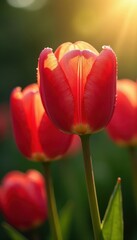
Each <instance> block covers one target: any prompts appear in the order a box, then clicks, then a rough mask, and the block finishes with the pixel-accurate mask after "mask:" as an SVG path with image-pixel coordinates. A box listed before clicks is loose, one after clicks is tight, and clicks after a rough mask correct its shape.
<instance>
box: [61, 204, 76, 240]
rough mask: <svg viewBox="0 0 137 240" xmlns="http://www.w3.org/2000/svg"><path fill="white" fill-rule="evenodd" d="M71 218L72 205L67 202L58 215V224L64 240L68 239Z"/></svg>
mask: <svg viewBox="0 0 137 240" xmlns="http://www.w3.org/2000/svg"><path fill="white" fill-rule="evenodd" d="M72 217H73V205H72V203H70V202H69V203H67V204H66V205H65V207H64V208H63V209H62V211H61V214H60V224H61V229H62V235H63V239H64V240H67V239H68V238H69V232H70V225H71V222H72Z"/></svg>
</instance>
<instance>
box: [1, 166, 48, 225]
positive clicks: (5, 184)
mask: <svg viewBox="0 0 137 240" xmlns="http://www.w3.org/2000/svg"><path fill="white" fill-rule="evenodd" d="M35 172H36V171H34V173H33V170H31V173H30V174H31V175H32V173H33V175H34V174H35ZM28 175H29V173H27V174H23V173H21V172H19V171H13V172H10V173H9V174H7V175H6V176H5V177H4V179H3V181H2V210H3V212H4V215H5V217H6V219H7V220H8V222H9V223H10V224H12V225H13V226H15V227H16V228H19V229H22V230H23V229H29V228H32V227H34V226H35V225H38V224H40V222H42V221H44V219H45V217H46V216H47V207H46V202H45V196H44V195H43V193H42V192H43V191H44V186H42V185H41V186H42V187H40V185H39V184H38V185H37V184H36V181H33V180H32V178H31V177H30V178H29V177H28ZM41 178H42V176H41ZM39 181H40V178H39ZM42 182H44V181H42ZM20 209H21V210H22V211H20Z"/></svg>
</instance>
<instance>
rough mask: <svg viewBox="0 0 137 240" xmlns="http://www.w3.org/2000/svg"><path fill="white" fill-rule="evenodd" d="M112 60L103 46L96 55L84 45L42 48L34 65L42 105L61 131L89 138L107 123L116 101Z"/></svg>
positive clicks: (112, 56)
mask: <svg viewBox="0 0 137 240" xmlns="http://www.w3.org/2000/svg"><path fill="white" fill-rule="evenodd" d="M116 65H117V64H116V56H115V54H114V52H113V51H112V49H111V48H110V47H108V46H104V47H103V50H102V51H101V53H100V54H99V53H98V52H97V51H96V49H95V48H93V47H92V46H91V45H90V44H88V43H86V42H82V41H79V42H76V43H74V44H72V43H69V42H67V43H64V44H62V45H61V46H59V47H58V48H57V50H56V51H55V53H53V51H52V49H50V48H45V49H44V50H43V51H42V52H41V54H40V57H39V62H38V83H39V84H40V93H41V97H42V101H43V105H44V107H45V109H46V111H47V113H48V115H49V117H50V119H51V120H52V121H53V122H54V124H55V125H56V126H57V127H58V128H59V129H61V130H63V131H65V132H69V133H76V134H90V133H93V132H96V131H99V130H101V129H102V128H103V127H105V126H106V125H107V124H108V122H109V121H110V119H111V117H112V114H113V110H114V106H115V98H116V75H117V69H116V68H117V67H116Z"/></svg>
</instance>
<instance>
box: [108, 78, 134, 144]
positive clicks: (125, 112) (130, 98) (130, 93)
mask: <svg viewBox="0 0 137 240" xmlns="http://www.w3.org/2000/svg"><path fill="white" fill-rule="evenodd" d="M107 131H108V133H109V135H110V136H111V138H112V139H113V140H114V141H115V142H116V143H118V144H122V145H123V144H124V145H137V82H134V81H132V80H129V79H122V80H118V97H117V104H116V108H115V111H114V114H113V117H112V119H111V121H110V123H109V125H108V127H107Z"/></svg>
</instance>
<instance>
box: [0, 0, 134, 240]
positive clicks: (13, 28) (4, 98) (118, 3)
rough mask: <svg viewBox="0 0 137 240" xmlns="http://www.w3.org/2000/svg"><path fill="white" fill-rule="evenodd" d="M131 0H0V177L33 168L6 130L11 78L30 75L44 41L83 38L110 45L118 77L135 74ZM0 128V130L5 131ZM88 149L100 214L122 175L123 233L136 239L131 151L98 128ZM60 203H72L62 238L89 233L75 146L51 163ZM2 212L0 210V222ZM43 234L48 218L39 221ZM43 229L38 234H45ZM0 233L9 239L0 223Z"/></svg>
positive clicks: (19, 81) (84, 237) (21, 82)
mask: <svg viewBox="0 0 137 240" xmlns="http://www.w3.org/2000/svg"><path fill="white" fill-rule="evenodd" d="M136 22H137V1H136V0H115V1H113V0H106V1H103V0H96V1H93V0H75V1H74V0H65V1H64V0H1V1H0V78H1V81H0V105H1V108H2V111H3V112H4V116H5V117H6V119H5V121H4V123H2V124H3V125H2V127H1V129H2V130H1V131H3V132H2V133H0V137H1V139H0V179H2V177H3V176H4V175H5V174H6V173H7V172H9V171H11V170H14V169H18V170H21V171H26V170H27V169H30V168H31V169H32V168H35V169H38V170H40V171H42V167H41V165H40V164H39V163H33V162H30V161H28V160H26V159H25V158H24V157H23V156H22V155H21V154H20V152H19V151H18V149H17V147H16V145H15V142H14V139H13V135H12V130H11V122H10V114H9V112H8V111H9V97H10V93H11V91H12V89H13V88H14V87H16V86H21V87H25V86H26V85H27V84H30V83H32V82H36V68H37V60H38V56H39V54H40V52H41V50H42V49H43V48H44V47H47V46H48V47H52V48H53V49H56V47H57V46H58V45H59V44H61V43H63V42H65V41H71V42H75V41H77V40H83V41H87V42H89V43H90V44H91V45H93V46H94V47H95V48H96V49H97V50H98V51H99V52H100V51H101V48H102V46H103V45H110V46H111V47H112V48H113V50H114V51H115V53H116V55H117V59H118V78H119V79H121V78H130V79H133V80H136V77H137V24H136ZM4 129H5V131H4ZM91 151H92V157H93V165H94V171H95V180H96V187H97V195H98V201H99V208H100V213H101V218H103V216H104V212H105V209H106V207H107V203H108V200H109V198H110V195H111V193H112V191H113V188H114V185H115V183H116V180H117V178H118V177H121V179H122V194H123V210H124V232H125V237H124V239H126V240H136V239H137V211H136V210H135V203H134V199H133V191H132V172H131V161H130V155H129V153H128V150H127V149H126V148H120V147H118V146H117V145H115V143H113V142H112V141H111V140H110V138H109V137H108V135H107V133H106V132H105V131H102V132H100V133H97V134H95V135H93V136H92V137H91ZM52 171H53V180H54V186H55V194H56V198H57V206H58V209H59V211H61V209H62V208H63V206H65V204H66V203H67V202H70V203H71V204H72V205H73V216H72V223H71V225H70V234H69V236H68V239H78V240H90V239H92V238H91V234H92V227H91V220H90V213H89V206H88V200H87V194H86V186H85V178H84V166H83V161H82V155H81V152H79V153H77V154H75V156H67V157H66V159H65V158H64V159H63V160H62V161H59V162H55V163H53V166H52ZM2 221H3V217H2V216H1V222H2ZM40 231H41V232H42V234H43V239H47V238H46V233H47V232H48V223H45V224H44V226H42V227H41V229H40ZM44 236H45V237H44ZM0 239H2V240H6V239H7V240H8V236H7V235H6V232H5V231H4V229H3V227H2V224H1V226H0Z"/></svg>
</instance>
